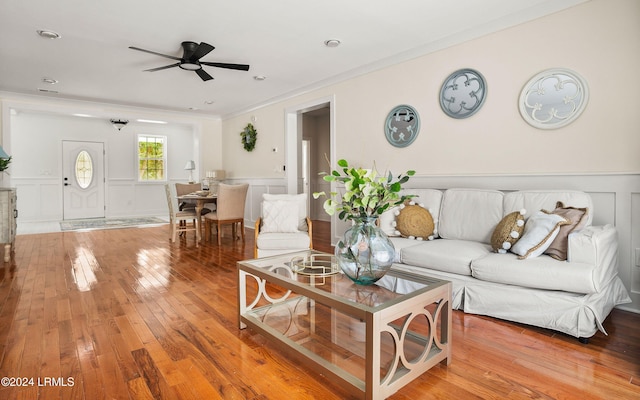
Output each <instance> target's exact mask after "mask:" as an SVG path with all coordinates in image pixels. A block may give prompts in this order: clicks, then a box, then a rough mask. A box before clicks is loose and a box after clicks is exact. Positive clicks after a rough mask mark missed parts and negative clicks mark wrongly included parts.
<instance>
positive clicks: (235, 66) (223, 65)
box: [200, 61, 249, 71]
mask: <svg viewBox="0 0 640 400" xmlns="http://www.w3.org/2000/svg"><path fill="white" fill-rule="evenodd" d="M200 64H202V65H208V66H210V67H218V68H227V69H237V70H240V71H248V70H249V66H248V65H247V64H228V63H218V62H206V61H200Z"/></svg>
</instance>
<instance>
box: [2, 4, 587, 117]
mask: <svg viewBox="0 0 640 400" xmlns="http://www.w3.org/2000/svg"><path fill="white" fill-rule="evenodd" d="M584 1H585V0H482V1H478V0H456V1H448V0H398V1H393V2H392V1H389V0H348V1H346V0H306V1H300V0H274V1H266V0H233V1H229V0H227V1H221V0H182V1H176V0H134V1H131V0H105V1H91V0H59V1H51V0H27V1H18V0H2V4H1V5H0V91H3V92H14V93H21V94H33V95H42V96H52V97H56V98H63V99H79V100H88V101H98V102H104V103H112V104H119V105H125V106H140V107H148V108H154V109H163V110H172V111H182V112H197V113H205V114H208V115H212V116H223V117H224V116H229V115H232V114H234V113H238V112H241V111H246V110H249V109H251V108H254V107H257V106H259V105H261V104H265V103H268V102H271V101H275V100H279V99H283V98H286V97H287V96H291V95H293V94H296V93H300V92H303V91H306V90H311V89H314V88H317V87H321V86H323V85H326V84H329V83H333V82H337V81H340V80H342V79H345V78H349V77H353V76H356V75H359V74H362V73H364V72H367V71H371V70H375V69H378V68H381V67H384V66H386V65H390V64H393V63H396V62H399V61H403V60H407V59H411V58H414V57H417V56H420V55H423V54H426V53H429V52H432V51H436V50H439V49H442V48H444V47H447V46H451V45H454V44H456V43H460V42H463V41H465V40H470V39H473V38H475V37H478V36H482V35H485V34H487V33H490V32H494V31H497V30H500V29H504V28H506V27H509V26H512V25H515V24H519V23H522V22H526V21H529V20H531V19H534V18H539V17H541V16H544V15H547V14H550V13H553V12H557V11H559V10H562V9H565V8H568V7H570V6H573V5H576V4H579V3H582V2H584ZM39 29H45V30H53V31H55V32H57V33H59V34H60V35H62V38H61V39H56V40H51V39H43V38H41V37H40V36H38V35H37V34H36V31H37V30H39ZM327 39H338V40H340V41H341V42H342V44H341V45H340V46H339V47H337V48H328V47H325V45H324V41H325V40H327ZM183 41H194V42H207V43H209V44H211V45H213V46H215V47H216V49H215V50H213V51H212V52H211V53H209V54H208V55H207V56H205V57H203V58H202V61H209V62H226V63H241V64H250V65H251V69H250V70H249V71H248V72H244V71H234V70H227V69H220V68H214V67H206V66H205V67H204V68H205V70H206V71H207V72H208V73H209V74H210V75H212V76H213V77H214V79H213V80H210V81H207V82H204V81H202V80H201V79H200V78H199V77H198V75H197V74H196V73H194V72H191V71H184V70H181V69H180V68H177V67H176V68H171V69H166V70H162V71H157V72H143V70H145V69H149V68H155V67H160V66H164V65H168V64H172V63H174V62H175V61H173V60H170V59H167V58H163V57H159V56H155V55H152V54H148V53H143V52H139V51H134V50H131V49H129V48H128V47H129V46H135V47H140V48H144V49H148V50H152V51H155V52H158V53H163V54H169V55H174V56H177V57H181V56H182V50H181V46H180V43H181V42H183ZM455 67H460V68H462V67H466V65H459V66H452V68H455ZM256 75H262V76H265V77H266V80H264V81H256V80H254V79H253V77H254V76H256ZM43 78H53V79H56V80H58V81H59V83H57V84H55V85H51V84H47V83H43V81H42V79H43ZM39 89H45V90H51V91H57V92H58V93H56V94H53V93H45V92H41V91H39ZM208 101H213V104H206V102H208ZM194 109H195V110H194Z"/></svg>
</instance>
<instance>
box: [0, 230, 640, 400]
mask: <svg viewBox="0 0 640 400" xmlns="http://www.w3.org/2000/svg"><path fill="white" fill-rule="evenodd" d="M314 231H315V232H316V233H317V234H318V235H319V237H317V238H314V243H315V244H316V248H318V249H319V250H325V251H326V250H330V246H329V243H328V242H327V240H326V239H322V236H323V233H326V232H327V226H326V224H322V223H317V224H314ZM223 232H224V235H223V238H222V245H221V246H218V245H217V244H216V243H204V244H202V245H200V246H198V247H196V245H195V242H194V238H193V235H191V234H190V235H188V236H187V237H181V238H179V240H178V241H177V242H176V243H171V242H170V240H169V236H170V232H169V227H168V225H165V226H159V227H148V228H129V229H111V230H96V231H90V232H61V233H47V234H29V235H20V236H18V237H17V239H16V251H15V257H14V259H13V260H12V261H11V262H10V263H5V264H4V265H0V356H1V359H0V377H6V378H10V379H9V380H7V379H4V380H2V386H0V399H90V400H94V399H217V398H220V399H315V398H322V399H325V400H330V399H347V398H351V397H350V395H349V392H347V391H346V390H344V389H343V388H341V387H339V386H336V385H334V384H332V382H331V381H330V380H329V379H327V378H325V377H323V376H320V375H318V374H316V373H314V372H312V371H310V370H309V369H307V368H306V367H305V366H304V365H300V364H299V363H296V362H294V361H293V360H291V359H288V358H286V357H284V356H282V355H280V353H279V352H278V351H277V350H276V349H275V347H273V346H272V345H271V344H270V343H269V342H268V341H267V340H265V338H263V337H261V336H260V335H258V334H257V333H255V332H252V331H251V330H242V331H240V330H239V329H238V327H237V316H236V313H237V309H236V296H237V294H236V289H237V288H236V285H237V283H236V269H235V263H236V261H237V260H241V259H246V258H251V257H252V254H253V236H252V231H250V230H248V231H247V234H246V242H245V243H242V242H240V241H233V240H232V239H231V237H230V234H229V232H226V231H223ZM325 237H326V236H325ZM453 324H454V327H453V361H452V363H451V365H449V366H444V365H438V366H437V367H435V368H433V369H432V370H430V371H429V372H427V373H425V374H424V375H422V376H421V377H420V378H418V379H417V380H415V381H414V382H412V383H411V384H409V385H408V386H406V387H405V388H403V389H401V390H400V391H399V392H398V393H396V394H395V395H393V396H392V397H391V398H392V399H501V398H512V399H524V398H527V399H533V398H535V399H640V315H638V314H634V313H629V312H624V311H621V310H614V312H613V313H612V314H611V315H610V317H609V318H608V319H607V321H606V322H605V328H606V330H607V331H608V332H609V336H605V335H604V334H602V333H598V334H596V336H595V337H593V338H592V339H591V342H590V343H589V344H588V345H583V344H580V343H579V342H578V341H577V340H576V339H575V338H573V337H568V336H565V335H563V334H559V333H555V332H552V331H548V330H544V329H538V328H532V327H528V326H524V325H519V324H513V323H509V322H505V321H500V320H496V319H492V318H487V317H482V316H475V315H469V314H464V313H462V312H457V311H456V312H454V315H453ZM8 383H9V384H12V385H11V386H10V385H8Z"/></svg>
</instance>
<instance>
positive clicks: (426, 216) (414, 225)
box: [396, 203, 435, 240]
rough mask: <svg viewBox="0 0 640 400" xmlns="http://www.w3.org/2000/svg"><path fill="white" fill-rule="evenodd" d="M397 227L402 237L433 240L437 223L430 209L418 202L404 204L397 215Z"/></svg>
mask: <svg viewBox="0 0 640 400" xmlns="http://www.w3.org/2000/svg"><path fill="white" fill-rule="evenodd" d="M396 229H397V230H398V232H399V233H400V235H401V236H402V237H406V238H410V239H418V240H425V239H426V240H433V231H434V229H435V224H434V223H433V217H432V216H431V213H430V212H429V210H427V209H425V208H424V207H422V206H419V205H417V204H412V203H409V204H406V205H405V204H403V205H401V206H400V211H399V212H398V216H397V217H396Z"/></svg>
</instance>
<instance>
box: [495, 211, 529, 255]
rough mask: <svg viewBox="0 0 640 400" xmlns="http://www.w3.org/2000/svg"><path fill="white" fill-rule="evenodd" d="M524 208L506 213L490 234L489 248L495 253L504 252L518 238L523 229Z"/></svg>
mask: <svg viewBox="0 0 640 400" xmlns="http://www.w3.org/2000/svg"><path fill="white" fill-rule="evenodd" d="M525 213H526V210H520V211H514V212H512V213H511V214H507V215H506V216H505V217H504V218H502V221H500V223H498V226H496V229H494V230H493V234H492V235H491V248H492V249H493V251H495V252H496V253H506V252H507V251H508V250H509V249H510V248H511V246H513V244H514V243H515V242H517V241H518V239H520V236H521V235H522V232H523V231H524V214H525Z"/></svg>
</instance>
